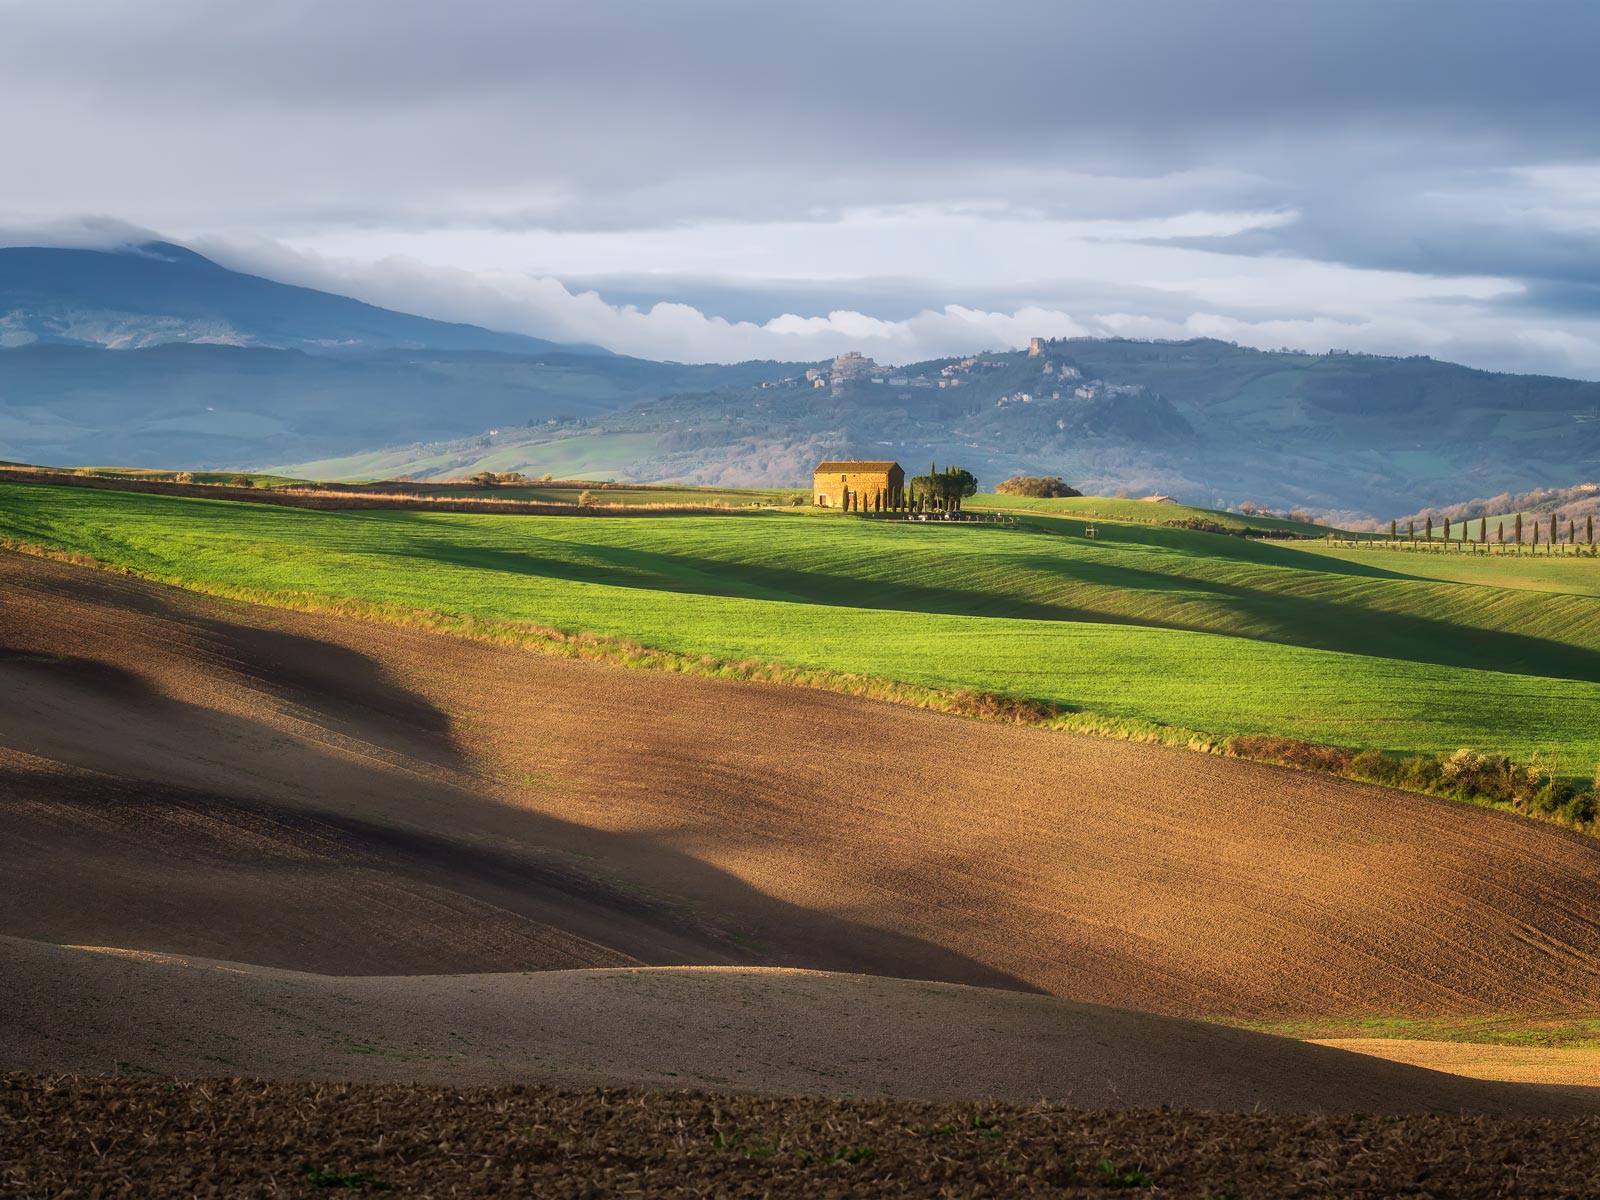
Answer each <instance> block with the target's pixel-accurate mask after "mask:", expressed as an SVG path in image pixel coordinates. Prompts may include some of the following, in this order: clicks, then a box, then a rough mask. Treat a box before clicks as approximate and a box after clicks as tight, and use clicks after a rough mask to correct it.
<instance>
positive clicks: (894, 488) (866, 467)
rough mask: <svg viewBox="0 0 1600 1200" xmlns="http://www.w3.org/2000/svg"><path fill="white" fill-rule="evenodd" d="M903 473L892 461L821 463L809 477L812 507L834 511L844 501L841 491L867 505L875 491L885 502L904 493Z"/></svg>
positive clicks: (904, 477)
mask: <svg viewBox="0 0 1600 1200" xmlns="http://www.w3.org/2000/svg"><path fill="white" fill-rule="evenodd" d="M905 485H906V473H905V471H904V470H903V469H902V468H901V466H900V464H899V463H895V462H825V463H822V464H820V465H819V466H818V467H817V469H816V472H815V473H814V474H813V476H812V486H811V491H812V496H811V500H812V503H813V504H819V505H822V506H823V507H824V508H838V507H839V506H840V505H841V504H842V503H843V502H844V493H845V489H846V488H849V489H850V491H851V493H852V494H854V495H859V496H861V497H863V498H864V499H865V500H866V501H867V502H868V503H871V501H872V497H873V495H874V494H875V493H877V492H880V491H881V492H882V493H883V496H884V500H885V501H886V502H887V501H888V500H890V498H891V497H893V496H895V495H897V494H898V493H899V492H901V491H902V490H904V488H905Z"/></svg>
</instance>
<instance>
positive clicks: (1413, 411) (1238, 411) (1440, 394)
mask: <svg viewBox="0 0 1600 1200" xmlns="http://www.w3.org/2000/svg"><path fill="white" fill-rule="evenodd" d="M0 347H9V348H0V459H11V460H16V461H29V462H40V463H47V464H55V465H72V464H122V465H128V466H166V467H180V466H187V467H193V468H207V467H216V468H233V467H244V466H272V467H286V468H291V469H292V468H294V467H296V466H298V467H300V468H301V469H302V470H303V471H304V472H305V473H308V474H315V475H319V476H323V477H327V478H338V477H341V476H342V477H366V476H372V475H388V474H399V473H409V474H417V475H450V474H457V473H461V472H464V471H470V470H473V469H496V470H511V469H517V470H531V471H533V472H535V473H543V472H544V471H547V470H548V471H553V472H555V473H556V474H560V475H566V476H580V475H581V476H585V477H589V478H607V477H615V478H618V479H640V480H661V479H682V480H686V481H692V482H700V483H710V484H720V485H724V486H728V485H740V484H783V485H790V484H797V483H803V482H805V481H806V480H807V479H808V478H809V473H810V469H811V466H812V465H813V464H814V463H815V462H816V461H817V460H818V459H821V458H838V457H847V456H860V457H866V458H883V457H886V456H892V457H895V458H898V459H900V460H901V461H903V462H905V463H907V464H909V465H913V466H916V467H918V468H920V467H921V465H922V464H923V463H925V462H927V461H929V460H930V459H937V460H938V462H940V463H941V464H943V463H956V464H959V465H961V466H965V467H967V468H968V469H969V470H972V471H974V472H975V473H976V474H977V475H978V476H979V478H980V480H981V481H982V482H983V483H984V484H985V485H987V486H992V485H993V484H995V483H998V482H999V481H1000V480H1002V479H1004V478H1006V477H1007V476H1010V475H1014V474H1027V475H1059V476H1061V477H1063V478H1064V479H1066V480H1067V481H1068V482H1069V483H1071V484H1073V485H1074V486H1076V487H1078V488H1080V489H1082V490H1084V491H1086V492H1100V493H1108V492H1109V493H1115V492H1117V491H1119V490H1121V489H1127V490H1128V491H1130V492H1132V493H1133V494H1136V495H1144V494H1148V493H1152V492H1161V493H1165V494H1168V495H1171V496H1174V497H1177V498H1178V499H1180V500H1185V501H1189V502H1193V503H1199V504H1204V505H1212V506H1229V505H1238V504H1242V503H1244V502H1246V501H1249V502H1252V503H1255V504H1264V505H1267V506H1269V507H1270V508H1272V509H1274V510H1287V509H1305V510H1309V511H1312V512H1317V513H1323V514H1329V515H1332V516H1334V517H1335V518H1336V519H1340V520H1349V521H1358V520H1361V519H1363V518H1368V517H1376V518H1380V519H1383V520H1385V521H1386V520H1387V518H1388V515H1389V514H1392V513H1405V512H1413V511H1416V510H1419V509H1422V508H1424V507H1425V506H1428V505H1433V506H1441V505H1448V504H1451V503H1454V502H1456V501H1458V500H1460V498H1461V497H1463V496H1495V495H1498V494H1500V493H1512V492H1530V491H1533V490H1535V489H1539V488H1551V487H1566V486H1570V485H1571V484H1572V482H1573V481H1574V480H1584V479H1596V478H1600V384H1595V383H1584V382H1579V381H1576V380H1571V379H1555V378H1549V377H1545V376H1532V375H1502V374H1495V373H1492V372H1488V371H1477V370H1473V369H1471V368H1468V367H1462V366H1457V365H1455V364H1452V363H1443V362H1437V361H1435V360H1433V359H1430V358H1421V357H1417V358H1384V357H1379V356H1373V355H1361V354H1337V353H1336V354H1303V353H1298V352H1292V351H1286V350H1284V351H1262V350H1252V349H1248V348H1246V347H1241V346H1235V345H1232V344H1230V343H1227V342H1221V341H1216V340H1214V339H1208V338H1199V339H1193V340H1189V341H1181V342H1159V341H1133V340H1128V339H1100V340H1097V339H1092V338H1075V339H1063V340H1058V341H1052V342H1046V343H1041V344H1040V345H1039V346H1037V347H1036V348H1035V351H1036V352H1034V353H1029V352H1027V351H1020V350H1019V351H1012V352H1007V353H1000V354H984V355H979V356H976V357H975V358H971V359H939V360H936V361H931V362H925V363H914V364H910V365H908V366H902V367H896V368H894V369H893V370H888V369H874V368H872V365H871V364H870V362H867V363H862V362H861V361H860V360H849V361H850V363H851V372H850V377H849V378H846V379H841V380H840V381H839V387H838V388H837V389H834V388H830V387H823V388H820V389H819V388H813V387H812V386H810V384H809V382H808V381H806V380H804V379H803V378H801V376H803V374H804V368H805V365H806V364H794V363H787V364H786V363H759V362H758V363H739V364H735V365H731V366H717V365H706V366H682V365H679V364H674V363H656V362H649V361H646V360H642V359H633V358H626V357H623V356H619V355H611V354H608V353H605V352H603V351H594V350H593V349H592V348H587V347H563V346H557V345H553V344H551V343H549V342H544V341H540V340H539V339H537V338H528V337H522V336H519V335H516V334H507V333H495V332H493V331H490V330H487V329H480V328H477V327H476V326H471V325H452V324H448V323H445V322H440V321H432V320H428V319H427V318H424V317H417V316H411V315H408V314H405V313H398V312H391V311H388V310H386V309H381V308H375V307H373V306H372V305H368V304H362V303H360V302H359V301H356V300H352V299H349V298H347V297H343V296H336V295H331V294H329V293H327V292H319V291H315V290H312V289H309V288H299V287H289V286H287V285H284V284H280V283H274V282H271V281H270V280H266V279H261V278H257V277H255V276H251V275H245V274H241V273H239V272H236V271H230V270H227V269H225V268H223V267H220V266H218V265H217V264H215V263H213V262H211V261H209V260H208V259H206V258H203V257H202V256H200V255H198V254H195V253H193V252H192V251H188V250H185V249H182V248H181V247H178V246H173V245H169V244H167V243H164V242H155V243H150V244H147V245H144V246H138V247H133V248H130V249H127V250H123V251H117V252H106V251H89V250H53V249H38V248H25V249H9V250H7V249H0ZM108 347H117V349H109V348H108Z"/></svg>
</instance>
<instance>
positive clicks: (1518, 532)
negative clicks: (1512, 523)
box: [1516, 513, 1522, 546]
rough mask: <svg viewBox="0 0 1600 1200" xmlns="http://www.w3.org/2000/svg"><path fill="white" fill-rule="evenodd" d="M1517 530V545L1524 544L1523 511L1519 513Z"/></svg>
mask: <svg viewBox="0 0 1600 1200" xmlns="http://www.w3.org/2000/svg"><path fill="white" fill-rule="evenodd" d="M1516 531H1517V532H1516V539H1517V545H1519V546H1520V545H1522V514H1521V513H1518V514H1517V523H1516Z"/></svg>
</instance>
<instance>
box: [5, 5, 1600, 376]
mask: <svg viewBox="0 0 1600 1200" xmlns="http://www.w3.org/2000/svg"><path fill="white" fill-rule="evenodd" d="M0 30H3V31H4V34H3V36H0V112H3V113H5V114H7V115H6V119H5V120H4V121H3V122H0V243H6V244H29V243H32V244H63V245H84V244H90V245H95V244H115V243H117V242H119V241H127V240H137V239H141V238H144V237H148V236H159V237H163V238H167V239H170V240H174V241H178V242H182V243H184V244H187V245H190V246H193V247H194V248H196V249H198V250H200V251H201V252H203V253H206V254H208V255H210V256H211V257H213V258H216V259H217V260H218V261H220V262H223V263H225V264H226V265H229V266H233V267H237V268H240V269H244V270H251V271H255V272H258V273H261V274H266V275H269V276H270V277H273V278H277V279H282V280H285V281H287V282H292V283H303V284H308V285H311V286H317V287H323V288H327V289H329V290H334V291H339V292H343V293H346V294H349V295H354V296H357V297H359V298H361V299H363V300H368V301H371V302H373V303H378V304H384V305H387V306H390V307H395V308H400V309H405V310H408V311H413V312H419V313H423V314H424V315H428V316H435V317H441V318H446V319H452V320H467V321H474V322H478V323H481V324H485V325H489V326H492V327H495V328H501V329H508V330H515V331H519V332H525V333H531V334H535V335H537V336H541V337H548V338H555V339H557V340H563V341H582V342H594V343H598V344H601V345H605V346H607V347H609V348H611V349H614V350H618V351H622V352H626V353H632V354H640V355H644V356H648V357H652V358H663V359H674V360H679V361H712V360H715V361H734V360H740V359H748V358H780V359H789V360H797V359H815V358H819V357H823V356H825V355H829V354H834V353H837V352H839V351H841V350H844V349H861V350H864V351H866V352H867V353H869V354H871V355H872V356H874V357H876V358H878V359H879V360H880V361H884V362H905V361H912V360H916V359H920V358H928V357H933V356H936V355H944V354H954V353H962V352H970V351H973V350H978V349H983V348H991V347H992V348H999V347H1004V346H1014V345H1020V344H1023V343H1025V342H1026V340H1027V339H1028V338H1029V337H1030V336H1034V335H1049V336H1060V335H1069V334H1095V335H1113V334H1114V335H1128V336H1138V337H1168V338H1181V337H1189V336H1199V335H1205V336H1213V337H1221V338H1226V339H1229V340H1232V341H1237V342H1241V343H1245V344H1249V345H1256V346H1263V347H1276V346H1294V347H1297V348H1303V349H1310V350H1325V349H1330V348H1340V349H1353V350H1361V351H1369V352H1374V353H1386V354H1431V355H1433V356H1435V357H1438V358H1445V359H1451V360H1454V361H1460V362H1467V363H1471V364H1473V365H1478V366H1485V367H1490V368H1494V369H1503V370H1532V371H1542V372H1548V373H1553V374H1565V375H1576V376H1580V377H1585V378H1600V119H1597V117H1600V71H1596V70H1594V69H1593V66H1592V59H1593V53H1594V47H1596V46H1597V45H1600V5H1597V4H1594V3H1592V0H1518V2H1516V3H1512V2H1510V0H1497V2H1494V3H1486V2H1483V0H1382V2H1375V0H1338V2H1337V3H1334V2H1324V0H1095V2H1088V0H1047V2H1045V0H1041V2H1037V3H1036V2H1033V0H986V2H984V3H981V4H980V3H947V2H944V0H921V2H919V3H905V2H902V0H870V2H863V0H853V2H850V3H835V2H833V0H811V2H807V3H801V2H797V0H762V2H755V0H741V2H732V0H638V2H634V3H620V2H617V0H585V3H583V4H573V3H561V4H553V3H545V2H543V0H523V2H520V3H510V2H505V3H498V4H488V3H480V2H478V0H453V2H452V3H449V4H444V3H426V4H424V3H418V2H416V0H337V2H334V3H329V2H328V0H318V2H317V3H309V2H305V0H276V2H275V3H272V4H261V3H259V0H253V2H251V3H248V4H244V3H233V2H231V0H208V2H203V3H202V2H199V0H143V2H142V3H140V4H137V5H133V4H127V3H125V2H124V0H29V2H26V3H23V2H18V0H0Z"/></svg>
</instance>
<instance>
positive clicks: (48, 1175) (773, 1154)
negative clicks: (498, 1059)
mask: <svg viewBox="0 0 1600 1200" xmlns="http://www.w3.org/2000/svg"><path fill="white" fill-rule="evenodd" d="M1597 1172H1600V1122H1597V1121H1596V1120H1594V1119H1589V1120H1582V1121H1559V1120H1558V1121H1552V1120H1534V1119H1507V1118H1495V1117H1408V1118H1398V1119H1396V1118H1380V1117H1359V1116H1356V1117H1298V1116H1284V1115H1275V1114H1269V1113H1250V1114H1243V1113H1232V1114H1219V1113H1196V1112H1187V1111H1183V1110H1174V1109H1159V1110H1148V1109H1147V1110H1132V1111H1124V1112H1116V1113H1104V1112H1098V1113H1097V1112H1084V1111H1073V1110H1060V1109H1051V1108H1047V1107H1034V1108H1016V1107H1007V1106H992V1105H986V1106H977V1105H971V1104H962V1105H928V1104H914V1103H905V1102H887V1101H876V1102H874V1101H861V1100H856V1101H846V1102H839V1101H828V1100H821V1099H774V1098H763V1097H738V1096H703V1095H692V1094H682V1093H678V1094H668V1095H663V1094H660V1093H646V1092H639V1091H587V1092H582V1091H561V1090H554V1089H545V1088H527V1087H518V1088H504V1089H464V1090H463V1089H454V1088H430V1087H401V1086H394V1085H390V1086H367V1087H359V1086H342V1087H341V1086H328V1085H314V1084H273V1083H259V1082H250V1083H241V1082H210V1083H205V1084H179V1085H173V1084H169V1083H165V1082H162V1081H149V1080H121V1079H118V1080H111V1079H70V1078H68V1079H40V1078H31V1077H24V1076H13V1077H9V1078H0V1192H3V1193H4V1194H5V1195H7V1196H15V1197H19V1198H22V1197H26V1198H33V1197H46V1196H50V1197H55V1196H64V1195H78V1196H137V1197H141V1198H142V1197H169V1196H170V1197H179V1196H182V1197H189V1196H227V1197H256V1196H261V1197H268V1196H270V1197H283V1196H303V1197H310V1196H316V1195H325V1194H328V1192H327V1191H326V1190H325V1189H341V1190H343V1189H348V1190H351V1191H360V1192H378V1191H382V1192H387V1193H391V1194H394V1195H399V1196H474V1197H490V1196H528V1195H537V1196H550V1197H599V1196H627V1195H634V1196H638V1195H648V1196H683V1197H689V1196H748V1197H766V1196H771V1197H789V1196H793V1197H806V1198H807V1200H809V1198H812V1197H822V1198H826V1197H846V1196H922V1197H952V1198H953V1197H969V1196H1005V1197H1011V1196H1062V1197H1077V1196H1085V1197H1103V1196H1107V1195H1115V1194H1118V1193H1119V1192H1120V1193H1123V1194H1130V1195H1150V1194H1155V1195H1160V1196H1171V1197H1174V1198H1178V1200H1202V1198H1209V1200H1217V1198H1220V1197H1241V1198H1242V1197H1251V1198H1256V1197H1274V1198H1285V1197H1289V1198H1292V1197H1327V1196H1338V1197H1374V1198H1376V1197H1393V1196H1411V1197H1462V1198H1467V1197H1577V1196H1586V1195H1591V1194H1593V1183H1594V1179H1595V1177H1596V1174H1597Z"/></svg>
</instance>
